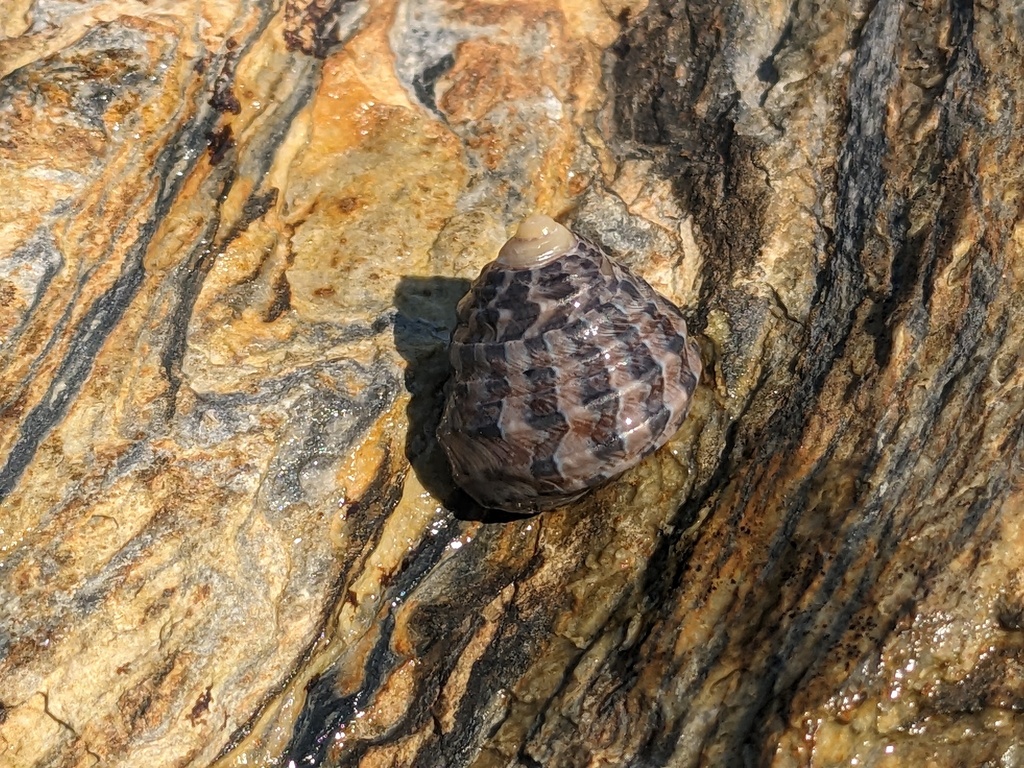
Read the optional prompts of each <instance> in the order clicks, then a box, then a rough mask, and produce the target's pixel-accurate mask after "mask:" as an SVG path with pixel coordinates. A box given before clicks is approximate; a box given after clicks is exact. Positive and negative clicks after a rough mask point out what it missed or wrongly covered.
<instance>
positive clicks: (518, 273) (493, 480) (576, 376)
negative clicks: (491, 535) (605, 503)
mask: <svg viewBox="0 0 1024 768" xmlns="http://www.w3.org/2000/svg"><path fill="white" fill-rule="evenodd" d="M456 315H457V318H456V320H457V322H456V326H455V329H454V331H452V336H451V343H450V346H449V350H448V357H449V361H450V364H451V378H450V379H449V381H448V384H447V385H446V388H445V393H446V394H445V405H444V411H443V412H442V416H441V421H440V423H439V425H438V429H437V438H438V442H439V443H440V445H441V447H442V449H443V450H444V452H445V454H446V455H447V458H448V462H449V464H450V465H451V468H452V477H453V479H454V481H455V483H456V484H457V485H458V486H460V487H461V488H462V489H463V490H464V491H466V493H468V494H469V495H470V496H472V497H473V498H474V499H475V500H476V501H477V502H479V503H480V504H481V505H482V506H484V507H488V508H493V509H500V510H505V511H510V512H518V513H533V512H538V511H540V510H544V509H549V508H552V507H556V506H560V505H562V504H566V503H569V502H571V501H574V500H576V499H577V498H579V497H581V496H582V495H583V494H585V493H586V492H587V491H589V490H590V489H592V488H595V487H597V486H599V485H601V484H603V483H605V482H606V481H608V480H610V479H612V478H614V477H616V476H617V475H619V474H621V473H622V472H624V471H625V470H627V469H629V468H630V467H632V466H634V465H635V464H637V463H638V462H639V461H640V460H641V459H642V458H644V457H645V456H647V455H648V454H650V453H651V452H653V451H655V450H656V449H658V448H660V447H661V446H662V445H664V444H665V443H666V442H667V441H668V440H669V438H671V437H672V436H673V435H674V434H675V433H676V432H677V431H678V430H679V427H680V425H681V424H682V422H683V419H684V418H685V417H686V414H687V412H688V411H689V408H690V401H691V398H692V396H693V392H694V390H695V389H696V387H697V381H698V379H699V378H700V374H701V362H700V354H699V352H698V348H697V345H696V344H695V343H694V342H693V340H692V339H689V338H688V337H687V332H686V322H685V321H684V320H683V316H682V313H681V312H680V310H679V308H678V307H676V306H675V305H674V304H673V303H672V302H671V301H669V300H668V299H666V298H665V297H664V296H662V295H660V294H659V293H658V292H657V291H655V290H654V289H653V288H652V287H651V286H650V285H648V284H647V282H645V281H644V280H643V279H642V278H640V277H637V276H636V275H634V274H632V273H631V272H630V271H629V270H627V269H626V268H625V267H624V266H622V265H621V264H618V263H616V262H615V261H613V260H612V259H611V258H610V257H609V256H608V255H607V254H605V253H604V252H603V251H602V250H601V249H600V248H599V247H597V246H596V245H594V244H593V243H590V242H588V241H587V240H585V239H583V238H582V237H580V236H578V235H576V234H575V233H573V232H571V231H570V230H569V229H567V228H566V227H564V226H562V225H561V224H558V223H557V222H555V221H554V220H553V219H551V218H548V217H547V216H540V215H535V216H530V217H529V218H527V219H525V220H523V222H522V223H521V224H520V225H519V228H518V230H517V231H516V233H515V235H514V236H513V237H512V238H511V239H510V240H509V241H508V242H506V243H505V245H503V246H502V248H501V250H500V251H499V252H498V257H497V259H495V260H494V261H493V262H491V263H490V264H487V265H486V266H485V267H484V268H483V270H482V271H481V273H480V276H479V277H478V278H477V279H476V280H475V281H474V282H473V283H472V285H471V286H470V289H469V292H468V293H467V294H466V295H465V296H464V297H463V298H462V300H461V301H460V302H459V304H458V308H457V310H456Z"/></svg>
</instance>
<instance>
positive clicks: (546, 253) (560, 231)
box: [497, 214, 576, 269]
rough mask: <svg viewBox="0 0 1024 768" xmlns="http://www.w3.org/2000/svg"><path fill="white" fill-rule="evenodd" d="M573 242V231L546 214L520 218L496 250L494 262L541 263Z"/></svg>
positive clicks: (562, 252) (565, 250)
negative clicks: (512, 232)
mask: <svg viewBox="0 0 1024 768" xmlns="http://www.w3.org/2000/svg"><path fill="white" fill-rule="evenodd" d="M575 245H576V235H574V234H573V233H572V232H570V231H569V230H568V229H566V228H565V227H564V226H562V225H561V224H559V223H558V222H557V221H555V220H554V219H552V218H551V217H549V216H544V215H542V214H534V215H533V216H528V217H527V218H525V219H523V221H522V222H521V223H520V224H519V228H518V229H517V230H516V233H515V234H514V235H513V236H512V237H511V238H510V239H509V241H508V242H507V243H505V244H504V245H503V246H502V247H501V250H500V251H498V258H497V262H498V263H499V264H502V265H504V266H506V267H509V268H510V269H530V268H533V267H542V266H544V265H545V264H547V263H548V262H549V261H552V260H553V259H557V258H558V257H559V256H563V255H565V254H566V253H568V252H569V251H570V250H572V248H573V246H575Z"/></svg>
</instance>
